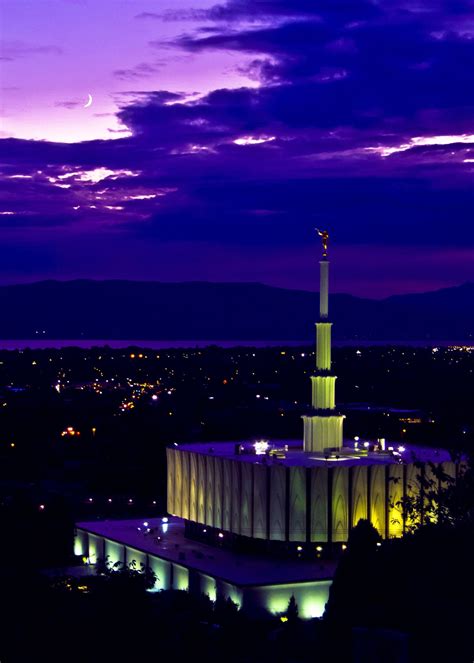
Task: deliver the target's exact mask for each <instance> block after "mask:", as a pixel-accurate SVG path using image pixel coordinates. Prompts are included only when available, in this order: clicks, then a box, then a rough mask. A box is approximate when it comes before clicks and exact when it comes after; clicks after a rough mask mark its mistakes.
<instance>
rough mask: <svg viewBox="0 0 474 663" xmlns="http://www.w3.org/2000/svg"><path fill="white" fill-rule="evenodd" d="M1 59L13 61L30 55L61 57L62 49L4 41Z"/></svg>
mask: <svg viewBox="0 0 474 663" xmlns="http://www.w3.org/2000/svg"><path fill="white" fill-rule="evenodd" d="M1 53H2V54H1V59H2V60H5V61H13V60H17V59H18V58H25V57H29V56H31V55H62V54H63V49H62V48H60V47H59V46H53V45H37V44H29V43H27V42H23V41H18V40H17V41H4V42H3V43H2V51H1Z"/></svg>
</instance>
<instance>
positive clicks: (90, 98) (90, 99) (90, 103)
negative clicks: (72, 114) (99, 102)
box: [84, 94, 92, 108]
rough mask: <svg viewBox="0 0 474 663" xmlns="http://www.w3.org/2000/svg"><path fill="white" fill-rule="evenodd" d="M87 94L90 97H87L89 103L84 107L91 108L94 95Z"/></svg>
mask: <svg viewBox="0 0 474 663" xmlns="http://www.w3.org/2000/svg"><path fill="white" fill-rule="evenodd" d="M87 96H88V97H89V98H88V99H87V103H86V104H85V105H84V108H89V106H92V95H91V94H88V95H87Z"/></svg>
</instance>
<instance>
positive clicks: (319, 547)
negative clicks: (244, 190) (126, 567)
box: [76, 231, 458, 617]
mask: <svg viewBox="0 0 474 663" xmlns="http://www.w3.org/2000/svg"><path fill="white" fill-rule="evenodd" d="M319 234H320V235H321V236H322V239H323V254H322V257H321V260H320V262H319V268H320V293H319V316H318V320H317V322H316V367H315V372H314V374H313V375H312V376H311V407H310V410H309V411H308V412H307V413H306V414H305V415H304V416H303V440H301V439H300V440H274V441H269V440H252V441H242V442H237V443H236V442H212V443H211V444H209V443H206V444H204V443H196V444H179V445H173V446H171V447H169V448H168V449H167V510H168V513H169V515H168V516H167V517H166V518H165V519H164V520H165V521H166V522H164V523H163V522H161V521H160V522H159V521H156V522H150V523H149V522H147V523H146V527H144V526H143V525H142V524H141V523H139V522H135V521H120V522H115V523H114V522H104V523H99V522H95V523H79V524H78V525H77V538H76V546H77V548H76V552H77V554H81V555H84V557H85V559H86V560H87V561H88V562H89V563H91V564H94V563H95V562H96V561H97V560H98V559H99V558H101V557H102V558H105V557H109V559H110V560H111V561H112V562H114V561H123V562H124V563H130V562H131V561H133V560H135V561H141V562H143V563H144V564H146V565H149V566H150V567H152V568H154V569H156V572H157V575H158V578H159V580H158V581H157V588H165V589H166V588H175V589H187V590H188V589H189V591H201V592H205V593H208V594H209V596H210V597H211V598H213V597H214V598H215V597H216V596H219V595H221V596H223V597H224V598H232V600H234V601H235V602H236V603H237V604H238V605H239V606H241V607H242V608H243V609H245V610H247V611H252V610H261V609H265V610H267V611H270V612H274V613H275V612H281V611H283V610H284V609H285V607H286V605H287V603H288V600H289V598H290V597H291V596H292V595H294V596H295V598H296V600H297V602H298V604H299V606H300V614H301V615H302V616H303V617H319V616H321V615H322V613H323V611H324V605H325V602H326V600H327V596H328V591H329V586H330V583H331V578H332V576H333V573H334V569H335V561H334V560H335V559H337V557H338V555H340V554H342V553H343V551H344V549H345V548H346V546H347V541H348V538H349V534H350V532H351V529H352V528H354V527H355V526H356V525H357V523H358V522H359V521H360V520H361V519H365V520H369V521H370V522H371V523H372V525H373V526H374V527H375V528H376V529H377V530H378V532H379V534H380V536H381V537H382V538H389V537H398V536H401V535H402V534H403V533H404V532H405V531H406V529H407V528H408V527H409V526H410V525H411V524H412V523H411V522H410V521H409V520H408V519H405V517H404V514H403V511H402V508H401V503H402V501H403V498H404V497H406V496H410V495H415V494H417V493H418V492H419V491H420V480H421V477H422V476H423V475H424V476H425V477H427V478H429V479H431V480H433V481H434V482H436V481H440V480H441V479H439V477H440V476H442V475H443V474H446V475H449V476H451V477H453V478H455V477H456V474H457V472H458V466H457V464H456V463H455V462H454V461H453V460H452V459H451V457H450V455H449V453H448V452H446V451H444V450H441V449H431V448H421V447H416V448H414V447H413V448H409V447H408V446H407V445H404V446H401V445H396V444H390V443H388V442H387V441H386V440H385V439H383V438H381V439H378V440H358V439H356V440H350V441H349V440H344V438H343V421H344V415H342V414H341V413H339V412H338V411H337V408H336V396H335V385H336V376H335V375H334V373H333V372H332V365H331V327H332V324H331V322H330V320H329V305H328V302H329V296H328V294H329V260H328V238H329V236H328V233H327V232H326V231H324V232H321V231H319ZM438 470H442V472H438ZM168 519H169V520H168ZM165 530H166V531H165ZM282 560H284V561H282Z"/></svg>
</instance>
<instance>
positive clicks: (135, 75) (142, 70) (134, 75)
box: [113, 61, 165, 81]
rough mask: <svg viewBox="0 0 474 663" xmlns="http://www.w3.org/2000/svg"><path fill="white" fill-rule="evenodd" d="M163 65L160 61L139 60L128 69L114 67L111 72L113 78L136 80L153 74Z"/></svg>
mask: <svg viewBox="0 0 474 663" xmlns="http://www.w3.org/2000/svg"><path fill="white" fill-rule="evenodd" d="M164 66H165V63H164V62H162V61H160V62H153V63H151V62H140V63H139V64H137V65H135V66H134V67H131V68H129V69H116V70H115V71H114V72H113V75H114V76H115V78H118V79H119V80H122V81H136V80H140V79H142V78H149V77H150V76H154V75H155V74H156V73H157V72H158V71H160V69H162V68H163V67H164Z"/></svg>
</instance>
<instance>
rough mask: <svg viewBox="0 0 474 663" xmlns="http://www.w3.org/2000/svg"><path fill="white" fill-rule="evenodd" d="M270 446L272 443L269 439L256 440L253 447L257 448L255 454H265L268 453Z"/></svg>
mask: <svg viewBox="0 0 474 663" xmlns="http://www.w3.org/2000/svg"><path fill="white" fill-rule="evenodd" d="M269 447H270V444H269V443H268V441H267V440H259V441H258V442H255V443H254V445H253V448H254V449H255V454H256V455H257V456H262V455H263V454H266V453H267V451H268V449H269Z"/></svg>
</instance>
